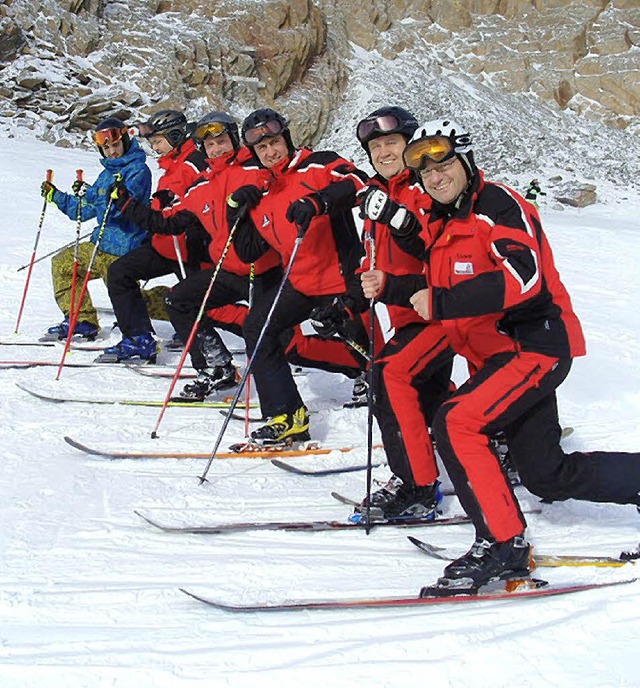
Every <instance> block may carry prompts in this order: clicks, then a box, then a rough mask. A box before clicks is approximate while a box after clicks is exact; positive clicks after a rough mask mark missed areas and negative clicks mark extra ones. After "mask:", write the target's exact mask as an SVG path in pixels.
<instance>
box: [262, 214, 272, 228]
mask: <svg viewBox="0 0 640 688" xmlns="http://www.w3.org/2000/svg"><path fill="white" fill-rule="evenodd" d="M270 224H271V223H270V222H269V216H268V215H266V214H265V215H263V216H262V226H263V227H268V226H269V225H270Z"/></svg>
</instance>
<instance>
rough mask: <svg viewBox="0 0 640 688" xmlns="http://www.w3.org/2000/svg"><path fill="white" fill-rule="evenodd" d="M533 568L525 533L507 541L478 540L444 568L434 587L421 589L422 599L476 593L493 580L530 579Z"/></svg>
mask: <svg viewBox="0 0 640 688" xmlns="http://www.w3.org/2000/svg"><path fill="white" fill-rule="evenodd" d="M533 566H534V565H533V559H532V555H531V546H530V545H529V543H528V542H527V541H526V540H525V538H524V534H522V535H516V536H515V537H513V538H511V540H507V541H506V542H491V541H489V540H484V539H482V538H478V539H477V540H476V541H475V542H474V543H473V546H472V547H471V549H470V550H469V551H468V552H467V553H466V554H465V555H463V556H462V557H460V558H459V559H456V560H455V561H452V562H451V563H450V564H449V565H448V566H445V569H444V571H443V574H444V575H443V576H442V577H441V578H439V579H438V582H437V584H436V585H435V586H431V587H424V588H422V590H421V591H420V597H434V596H438V594H440V595H463V594H475V593H477V592H478V590H479V589H480V588H481V587H483V586H484V585H487V584H488V583H491V582H492V581H498V580H509V579H511V578H528V577H529V576H530V574H531V571H532V570H533Z"/></svg>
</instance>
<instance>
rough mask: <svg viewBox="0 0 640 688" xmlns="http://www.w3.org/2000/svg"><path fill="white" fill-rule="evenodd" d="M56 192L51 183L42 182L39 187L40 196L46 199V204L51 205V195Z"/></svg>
mask: <svg viewBox="0 0 640 688" xmlns="http://www.w3.org/2000/svg"><path fill="white" fill-rule="evenodd" d="M57 190H58V189H56V187H55V186H54V185H53V184H52V183H51V182H42V184H41V185H40V195H41V196H42V198H44V199H46V201H47V203H53V194H54V193H55V192H56V191H57Z"/></svg>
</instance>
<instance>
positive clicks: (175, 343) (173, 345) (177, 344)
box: [164, 332, 184, 351]
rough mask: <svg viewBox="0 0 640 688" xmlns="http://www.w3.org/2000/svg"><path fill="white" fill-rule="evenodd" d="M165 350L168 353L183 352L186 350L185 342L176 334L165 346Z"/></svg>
mask: <svg viewBox="0 0 640 688" xmlns="http://www.w3.org/2000/svg"><path fill="white" fill-rule="evenodd" d="M164 348H165V349H166V350H167V351H182V350H183V349H184V342H183V341H182V339H181V338H180V335H179V334H178V333H177V332H174V333H173V337H171V339H170V341H168V342H167V343H166V344H165V346H164Z"/></svg>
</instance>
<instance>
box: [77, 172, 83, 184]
mask: <svg viewBox="0 0 640 688" xmlns="http://www.w3.org/2000/svg"><path fill="white" fill-rule="evenodd" d="M83 174H84V172H83V171H82V170H76V180H77V181H79V182H81V181H82V175H83Z"/></svg>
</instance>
